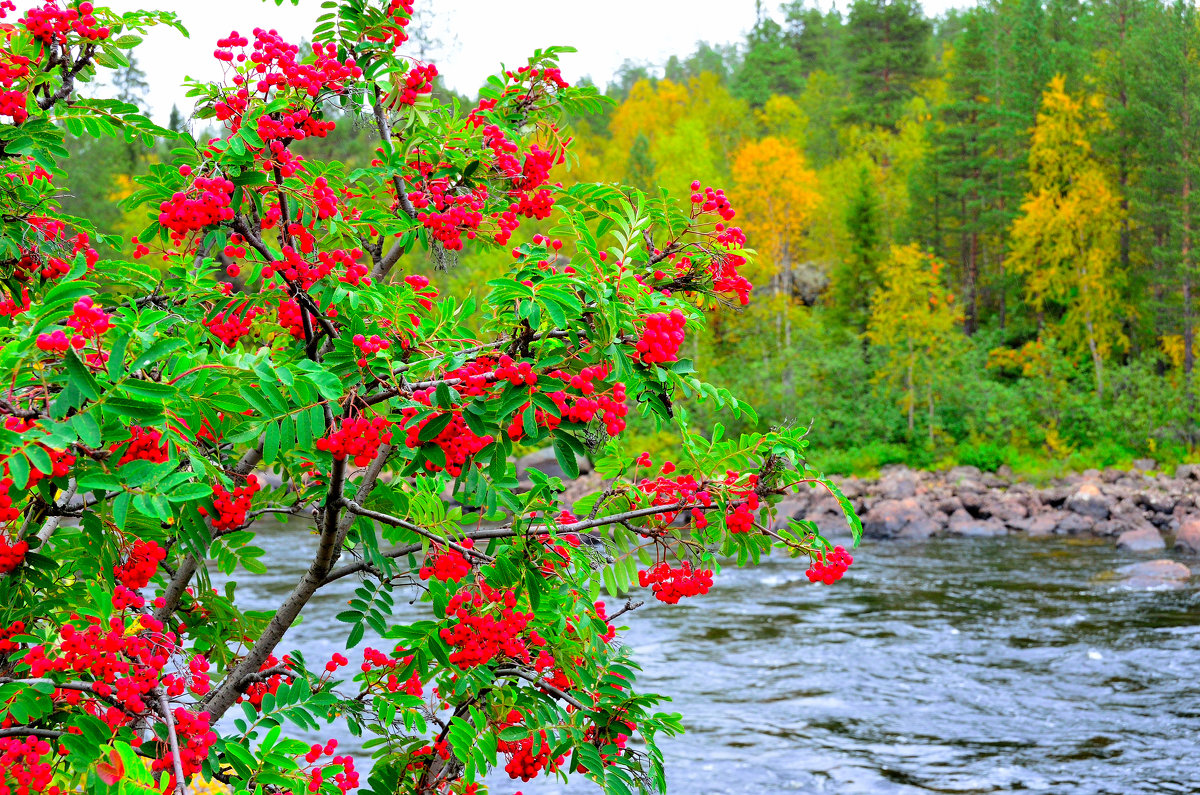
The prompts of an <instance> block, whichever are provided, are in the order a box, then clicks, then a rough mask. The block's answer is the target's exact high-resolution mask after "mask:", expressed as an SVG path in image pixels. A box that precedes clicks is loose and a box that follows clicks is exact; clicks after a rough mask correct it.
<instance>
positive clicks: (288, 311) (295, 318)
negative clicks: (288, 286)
mask: <svg viewBox="0 0 1200 795" xmlns="http://www.w3.org/2000/svg"><path fill="white" fill-rule="evenodd" d="M266 270H267V269H266V268H264V269H263V278H267V277H266ZM318 306H320V304H318ZM325 316H326V317H331V318H332V317H337V308H336V307H334V306H333V305H332V304H331V305H330V306H329V308H327V309H326V310H325ZM275 317H276V322H278V323H279V325H280V326H283V328H284V329H286V330H287V332H288V333H289V334H291V335H292V336H293V337H294V338H296V339H304V320H303V318H302V317H301V315H300V304H298V303H296V302H295V301H291V300H286V301H280V302H279V306H277V307H276V308H275Z"/></svg>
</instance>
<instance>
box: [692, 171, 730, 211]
mask: <svg viewBox="0 0 1200 795" xmlns="http://www.w3.org/2000/svg"><path fill="white" fill-rule="evenodd" d="M692 205H693V207H694V208H698V211H699V212H700V213H716V214H717V215H719V216H721V220H722V221H732V220H733V218H734V216H735V215H737V212H736V211H734V209H733V206H732V205H731V204H730V203H729V199H727V198H725V191H723V190H721V189H720V188H711V187H707V188H704V192H703V193H701V192H700V180H694V181H693V182H692Z"/></svg>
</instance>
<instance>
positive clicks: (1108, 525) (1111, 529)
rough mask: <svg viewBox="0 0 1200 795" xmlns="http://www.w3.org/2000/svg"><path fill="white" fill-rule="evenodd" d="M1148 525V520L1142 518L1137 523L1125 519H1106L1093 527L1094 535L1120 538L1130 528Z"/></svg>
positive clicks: (1138, 518)
mask: <svg viewBox="0 0 1200 795" xmlns="http://www.w3.org/2000/svg"><path fill="white" fill-rule="evenodd" d="M1142 525H1146V520H1145V519H1142V518H1141V517H1140V516H1139V517H1137V520H1136V521H1127V520H1125V519H1115V518H1114V519H1105V520H1104V521H1102V522H1096V524H1094V525H1092V533H1093V534H1095V535H1098V536H1119V535H1121V534H1122V533H1124V532H1127V531H1128V530H1129V529H1130V527H1135V526H1139V527H1140V526H1142Z"/></svg>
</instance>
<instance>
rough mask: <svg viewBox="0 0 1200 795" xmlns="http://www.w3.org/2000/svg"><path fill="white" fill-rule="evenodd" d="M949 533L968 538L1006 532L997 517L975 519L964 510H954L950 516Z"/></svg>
mask: <svg viewBox="0 0 1200 795" xmlns="http://www.w3.org/2000/svg"><path fill="white" fill-rule="evenodd" d="M950 533H951V534H952V535H956V536H966V537H968V538H990V537H992V536H1002V535H1006V534H1007V533H1008V528H1007V527H1005V526H1004V522H1002V521H1000V520H999V519H976V518H975V517H974V516H971V514H969V513H967V512H966V511H955V512H954V515H953V516H951V517H950Z"/></svg>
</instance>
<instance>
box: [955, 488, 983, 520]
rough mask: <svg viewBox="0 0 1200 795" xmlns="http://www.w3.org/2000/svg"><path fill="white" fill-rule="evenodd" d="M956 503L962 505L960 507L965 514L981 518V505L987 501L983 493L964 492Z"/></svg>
mask: <svg viewBox="0 0 1200 795" xmlns="http://www.w3.org/2000/svg"><path fill="white" fill-rule="evenodd" d="M958 501H959V502H961V503H962V507H963V508H965V509H966V510H967V513H969V514H971V515H972V516H981V515H982V513H981V512H982V511H983V504H984V503H985V502H987V501H988V498H987V495H986V493H985V492H979V493H975V492H966V493H964V494H960V495H958Z"/></svg>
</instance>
